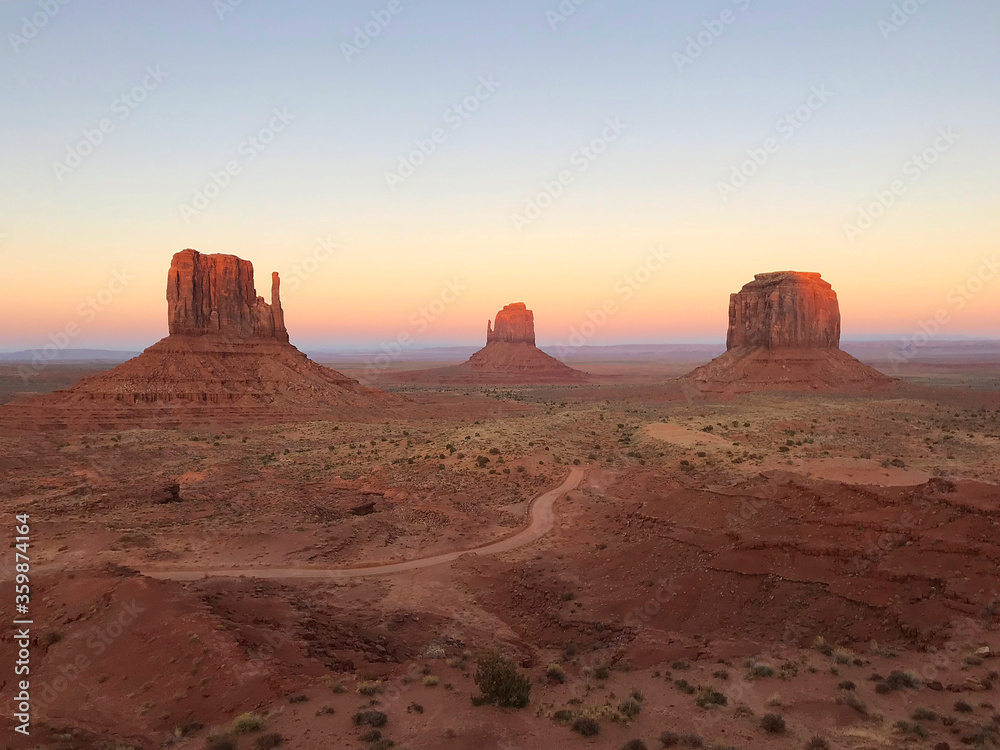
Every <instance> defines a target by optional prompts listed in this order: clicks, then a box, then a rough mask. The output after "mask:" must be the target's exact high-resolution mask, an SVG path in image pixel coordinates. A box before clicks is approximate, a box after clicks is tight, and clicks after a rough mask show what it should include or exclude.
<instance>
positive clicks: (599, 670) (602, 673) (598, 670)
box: [594, 664, 611, 680]
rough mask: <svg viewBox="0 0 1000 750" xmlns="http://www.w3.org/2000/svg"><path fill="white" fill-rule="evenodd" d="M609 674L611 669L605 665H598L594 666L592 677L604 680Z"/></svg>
mask: <svg viewBox="0 0 1000 750" xmlns="http://www.w3.org/2000/svg"><path fill="white" fill-rule="evenodd" d="M610 676H611V670H610V669H608V668H607V667H606V666H605V665H603V664H602V665H601V666H599V667H594V679H595V680H606V679H608V678H609V677H610Z"/></svg>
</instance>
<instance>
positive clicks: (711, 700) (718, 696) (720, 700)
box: [695, 685, 729, 708]
mask: <svg viewBox="0 0 1000 750" xmlns="http://www.w3.org/2000/svg"><path fill="white" fill-rule="evenodd" d="M695 703H696V704H698V707H699V708H711V707H712V706H725V705H726V704H727V703H729V699H728V698H726V696H724V695H723V694H722V693H720V692H719V691H718V690H716V689H715V688H713V687H710V686H707V685H706V686H703V687H700V688H698V697H697V698H695Z"/></svg>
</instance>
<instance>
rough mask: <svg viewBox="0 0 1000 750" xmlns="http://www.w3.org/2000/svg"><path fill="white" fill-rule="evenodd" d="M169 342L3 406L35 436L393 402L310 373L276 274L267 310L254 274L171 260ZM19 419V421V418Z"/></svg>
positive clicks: (216, 263)
mask: <svg viewBox="0 0 1000 750" xmlns="http://www.w3.org/2000/svg"><path fill="white" fill-rule="evenodd" d="M167 316H168V323H169V331H170V335H169V336H167V337H166V338H165V339H163V340H161V341H159V342H157V343H156V344H154V345H153V346H151V347H149V348H148V349H146V351H144V352H143V353H142V354H140V355H139V356H138V357H135V358H134V359H131V360H129V361H128V362H125V363H123V364H121V365H119V366H118V367H116V368H114V369H113V370H110V371H108V372H106V373H101V374H100V375H95V376H92V377H89V378H84V379H83V380H81V381H80V382H79V383H77V384H76V385H74V386H73V387H72V388H69V389H67V390H65V391H57V392H56V393H53V394H49V395H47V396H40V397H35V398H29V399H26V400H24V401H23V402H21V403H20V404H19V403H17V402H15V403H12V404H10V405H8V407H5V409H4V411H5V413H4V414H3V415H2V416H4V417H11V416H12V415H14V414H15V413H16V412H17V411H18V410H19V409H20V410H22V411H25V410H26V411H27V412H29V413H32V414H33V419H34V423H35V424H38V425H39V426H40V427H41V428H53V429H55V428H58V427H75V426H77V425H79V424H86V425H87V426H88V427H91V428H97V427H117V426H122V425H139V426H143V427H159V426H174V425H177V424H192V423H202V422H214V421H233V420H238V419H255V420H261V419H262V420H271V421H274V419H283V418H286V417H295V416H296V415H302V416H304V417H307V418H314V417H315V418H320V417H322V416H324V415H329V413H330V410H334V411H336V412H337V413H344V410H345V409H347V410H353V411H366V410H367V409H369V408H370V407H372V406H373V405H377V404H380V403H386V404H388V403H393V402H394V401H395V398H394V397H390V396H388V395H387V394H384V393H381V392H378V391H374V390H372V389H368V388H364V387H362V386H361V384H360V383H358V382H357V381H356V380H352V379H351V378H348V377H347V376H345V375H342V374H341V373H339V372H337V371H335V370H331V369H329V368H327V367H323V366H321V365H318V364H316V363H315V362H313V361H312V360H310V359H309V358H308V357H306V355H304V354H303V353H302V352H300V351H299V350H298V349H296V348H295V347H294V346H292V345H291V344H290V343H289V341H288V332H287V331H286V330H285V319H284V313H283V312H282V309H281V297H280V281H279V279H278V274H277V273H275V274H273V275H272V277H271V303H270V304H267V303H266V302H264V299H263V298H262V297H258V296H257V293H256V291H255V289H254V281H253V266H252V265H251V264H250V262H249V261H245V260H241V259H239V258H237V257H236V256H233V255H202V254H201V253H198V252H196V251H194V250H184V251H183V252H180V253H177V254H176V255H175V256H174V258H173V261H172V263H171V265H170V271H169V273H168V274H167ZM15 418H16V417H15Z"/></svg>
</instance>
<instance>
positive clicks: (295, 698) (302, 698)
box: [288, 693, 309, 703]
mask: <svg viewBox="0 0 1000 750" xmlns="http://www.w3.org/2000/svg"><path fill="white" fill-rule="evenodd" d="M307 700H309V696H308V695H302V694H301V693H300V694H298V695H289V696H288V702H289V703H305V702H306V701H307Z"/></svg>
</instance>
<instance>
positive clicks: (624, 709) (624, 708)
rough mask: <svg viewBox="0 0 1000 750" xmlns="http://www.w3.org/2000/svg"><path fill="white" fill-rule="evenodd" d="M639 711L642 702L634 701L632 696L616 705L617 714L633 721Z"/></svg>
mask: <svg viewBox="0 0 1000 750" xmlns="http://www.w3.org/2000/svg"><path fill="white" fill-rule="evenodd" d="M641 711H642V701H639V700H636V699H635V698H634V697H633V696H629V697H628V698H626V699H625V700H623V701H622V702H621V703H619V704H618V712H619V713H620V714H622V715H623V716H627V717H628V718H630V719H634V718H635V717H636V716H638V715H639V713H640V712H641Z"/></svg>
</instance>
